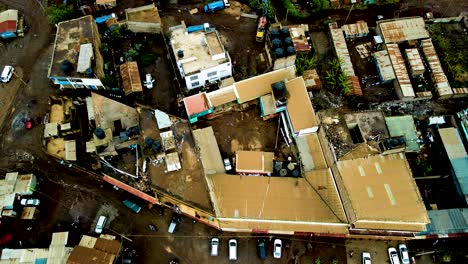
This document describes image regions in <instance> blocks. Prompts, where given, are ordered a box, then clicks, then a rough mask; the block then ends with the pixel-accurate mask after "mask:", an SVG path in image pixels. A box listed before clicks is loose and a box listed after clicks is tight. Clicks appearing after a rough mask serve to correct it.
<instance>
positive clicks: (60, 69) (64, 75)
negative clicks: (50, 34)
mask: <svg viewBox="0 0 468 264" xmlns="http://www.w3.org/2000/svg"><path fill="white" fill-rule="evenodd" d="M100 47H101V40H100V36H99V32H98V29H97V25H96V23H95V21H94V19H93V17H92V16H84V17H80V18H77V19H72V20H68V21H64V22H60V23H59V24H58V27H57V34H56V37H55V44H54V51H53V54H52V61H51V64H50V68H49V73H48V77H49V79H50V80H51V81H52V82H53V83H54V84H58V85H60V88H74V89H79V88H87V89H92V90H98V89H105V87H104V85H103V84H102V82H101V81H100V78H103V77H104V70H103V58H102V55H101V53H100V51H99V48H100Z"/></svg>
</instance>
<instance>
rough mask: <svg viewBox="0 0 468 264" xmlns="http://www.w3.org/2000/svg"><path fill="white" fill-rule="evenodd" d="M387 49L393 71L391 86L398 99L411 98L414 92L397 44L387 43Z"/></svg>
mask: <svg viewBox="0 0 468 264" xmlns="http://www.w3.org/2000/svg"><path fill="white" fill-rule="evenodd" d="M387 51H388V56H389V58H390V61H391V63H392V66H393V70H394V72H395V80H394V81H393V87H394V88H395V92H396V94H397V96H398V98H399V99H400V100H413V99H414V98H415V97H416V94H415V93H414V90H413V85H412V84H411V80H410V78H409V75H408V71H407V70H406V65H405V61H404V59H403V56H402V55H401V52H400V48H399V47H398V45H397V44H387Z"/></svg>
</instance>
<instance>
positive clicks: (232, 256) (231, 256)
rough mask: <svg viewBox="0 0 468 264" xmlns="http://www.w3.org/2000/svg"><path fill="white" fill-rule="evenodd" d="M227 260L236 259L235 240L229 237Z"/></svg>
mask: <svg viewBox="0 0 468 264" xmlns="http://www.w3.org/2000/svg"><path fill="white" fill-rule="evenodd" d="M229 260H237V240H235V239H229Z"/></svg>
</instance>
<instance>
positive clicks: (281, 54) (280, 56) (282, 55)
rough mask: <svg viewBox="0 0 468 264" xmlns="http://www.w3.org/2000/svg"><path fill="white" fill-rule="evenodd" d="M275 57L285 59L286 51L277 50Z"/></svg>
mask: <svg viewBox="0 0 468 264" xmlns="http://www.w3.org/2000/svg"><path fill="white" fill-rule="evenodd" d="M275 57H276V58H277V59H279V58H283V57H284V49H282V48H277V49H275Z"/></svg>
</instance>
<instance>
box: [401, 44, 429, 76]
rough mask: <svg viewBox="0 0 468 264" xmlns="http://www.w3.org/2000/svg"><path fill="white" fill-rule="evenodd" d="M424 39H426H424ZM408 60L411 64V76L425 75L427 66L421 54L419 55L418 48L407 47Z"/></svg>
mask: <svg viewBox="0 0 468 264" xmlns="http://www.w3.org/2000/svg"><path fill="white" fill-rule="evenodd" d="M423 41H424V40H423ZM405 55H406V60H407V61H408V64H409V70H410V74H411V76H412V77H413V78H414V77H417V76H419V75H423V74H424V71H426V68H425V67H424V64H423V61H422V59H421V56H420V55H419V51H418V49H406V50H405Z"/></svg>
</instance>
